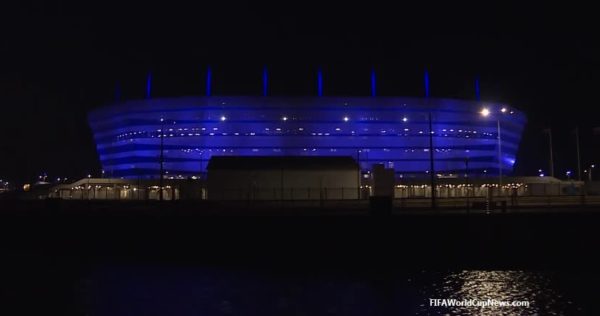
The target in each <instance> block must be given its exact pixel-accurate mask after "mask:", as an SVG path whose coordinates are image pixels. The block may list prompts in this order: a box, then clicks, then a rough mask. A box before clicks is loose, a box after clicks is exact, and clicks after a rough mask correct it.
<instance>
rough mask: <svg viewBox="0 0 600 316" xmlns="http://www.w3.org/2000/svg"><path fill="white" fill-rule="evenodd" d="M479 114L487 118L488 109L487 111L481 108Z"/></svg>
mask: <svg viewBox="0 0 600 316" xmlns="http://www.w3.org/2000/svg"><path fill="white" fill-rule="evenodd" d="M479 113H480V114H481V115H482V116H484V117H487V116H489V115H490V109H488V108H483V109H482V110H481V112H479Z"/></svg>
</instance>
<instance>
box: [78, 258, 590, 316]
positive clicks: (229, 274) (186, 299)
mask: <svg viewBox="0 0 600 316" xmlns="http://www.w3.org/2000/svg"><path fill="white" fill-rule="evenodd" d="M598 280H600V277H599V276H598V275H597V274H589V273H587V272H581V271H579V272H565V271H561V272H558V271H485V270H465V271H369V272H368V273H362V272H361V273H358V272H356V271H354V272H352V273H348V271H345V272H340V271H336V270H329V271H318V270H315V271H312V272H310V271H302V272H298V271H295V272H291V271H283V270H281V271H278V270H273V269H266V268H262V269H261V268H256V269H254V268H253V269H248V268H245V269H233V268H231V269H224V268H215V267H191V266H190V267H182V266H145V267H139V266H102V267H96V268H95V269H94V270H93V271H92V272H91V273H90V274H89V275H88V276H87V277H86V278H85V279H83V280H82V281H81V285H80V290H79V293H80V294H81V299H82V304H83V307H84V309H85V310H86V312H87V314H88V315H111V316H118V315H578V314H582V315H584V314H593V313H594V312H597V310H595V307H594V305H593V302H594V299H595V298H594V297H593V295H594V294H593V293H595V291H594V289H593V286H594V284H597V281H598ZM430 299H456V300H480V301H486V300H488V299H490V300H497V301H526V302H528V304H529V306H528V307H527V306H518V307H516V306H515V307H513V306H511V307H506V306H505V307H498V306H495V307H494V306H488V307H468V306H454V307H452V306H431V304H430V302H431V300H430Z"/></svg>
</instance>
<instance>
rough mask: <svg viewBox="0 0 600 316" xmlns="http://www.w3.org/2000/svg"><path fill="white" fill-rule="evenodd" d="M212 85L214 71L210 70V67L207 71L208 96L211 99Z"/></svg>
mask: <svg viewBox="0 0 600 316" xmlns="http://www.w3.org/2000/svg"><path fill="white" fill-rule="evenodd" d="M211 84H212V70H211V69H210V67H208V68H207V69H206V96H207V97H210V96H211V93H212V91H211V88H212V86H211Z"/></svg>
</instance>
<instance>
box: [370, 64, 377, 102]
mask: <svg viewBox="0 0 600 316" xmlns="http://www.w3.org/2000/svg"><path fill="white" fill-rule="evenodd" d="M376 80H377V78H376V77H375V67H373V69H371V96H372V97H374V96H376V95H377V90H376Z"/></svg>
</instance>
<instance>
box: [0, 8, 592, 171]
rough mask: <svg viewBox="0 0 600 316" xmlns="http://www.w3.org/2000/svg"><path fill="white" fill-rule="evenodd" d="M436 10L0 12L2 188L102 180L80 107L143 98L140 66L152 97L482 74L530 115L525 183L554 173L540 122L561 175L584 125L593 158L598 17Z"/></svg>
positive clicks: (449, 83)
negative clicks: (264, 75)
mask: <svg viewBox="0 0 600 316" xmlns="http://www.w3.org/2000/svg"><path fill="white" fill-rule="evenodd" d="M82 2H84V1H82ZM421 2H423V1H419V2H417V3H421ZM90 3H91V4H90ZM443 3H445V4H444V5H440V4H436V3H433V2H427V3H423V4H414V3H413V4H409V3H406V4H401V3H397V4H396V5H395V6H388V5H383V4H376V3H375V2H371V1H363V2H360V3H359V4H351V3H350V2H346V3H340V4H338V5H332V4H331V5H325V4H324V3H322V2H321V3H317V4H314V5H312V4H311V5H309V4H306V3H305V2H298V3H296V4H293V3H288V2H287V1H282V4H277V5H274V4H257V3H255V2H252V1H249V2H246V3H244V2H226V1H212V2H210V3H205V4H203V3H201V2H197V3H196V5H194V6H190V5H181V4H176V3H175V2H171V1H165V2H163V3H162V4H160V5H155V4H149V3H144V2H139V3H137V4H136V5H125V4H123V3H115V4H109V3H107V2H100V1H98V2H95V3H92V2H89V3H87V2H86V4H82V3H66V2H62V3H60V2H54V3H44V2H39V1H29V2H27V3H23V4H14V5H9V6H8V7H5V8H3V10H2V17H1V18H0V25H1V26H2V41H1V44H0V56H1V57H2V58H1V62H0V65H1V67H0V107H1V108H2V112H1V113H2V114H1V115H0V161H1V163H0V179H9V180H11V181H27V180H30V179H32V178H33V177H36V176H37V175H39V174H40V173H42V172H47V174H48V175H49V176H50V177H51V178H56V177H64V176H68V177H71V178H78V177H83V176H85V175H87V174H88V173H92V174H98V170H99V169H100V166H99V162H98V160H97V155H96V152H95V147H94V144H93V141H92V135H91V131H90V129H89V128H88V126H87V121H86V114H87V111H89V110H90V109H93V108H96V107H100V106H102V105H104V104H108V103H111V102H113V101H114V99H115V87H116V86H117V85H120V86H121V90H122V98H123V99H135V98H142V97H143V96H144V89H145V76H146V73H147V72H148V71H152V73H153V77H154V81H153V92H152V94H153V96H154V97H161V96H183V95H201V94H203V93H204V72H205V71H206V67H207V66H208V65H210V66H211V67H212V70H213V94H215V95H259V94H260V93H261V72H262V68H263V66H264V65H267V66H268V67H269V71H270V83H271V86H270V90H271V94H273V95H316V76H315V72H316V69H317V68H318V67H322V69H323V71H324V94H325V95H353V96H354V95H359V96H360V95H365V96H366V95H369V94H370V90H369V89H370V85H369V71H370V69H371V67H375V69H376V70H377V74H378V89H377V90H378V94H379V95H389V96H423V95H424V89H423V86H422V81H423V78H422V76H423V70H424V69H428V71H429V74H430V80H431V94H432V97H445V98H448V97H449V98H464V99H473V98H474V86H473V79H474V77H475V76H479V77H480V80H481V95H482V100H484V101H486V100H487V101H494V102H506V103H508V104H510V105H512V106H515V107H517V108H519V109H521V110H523V111H525V112H526V113H527V115H528V118H529V123H528V126H527V128H526V131H525V135H524V137H523V141H522V143H521V151H520V153H519V156H518V160H517V165H516V170H515V171H516V172H517V173H518V174H523V175H528V174H529V175H533V174H537V169H539V168H545V169H546V170H547V169H548V146H547V138H546V137H545V135H544V134H543V133H542V130H543V129H544V128H547V127H551V128H552V132H553V134H554V145H555V164H556V175H557V176H561V177H562V176H564V173H565V171H566V170H567V169H572V170H573V171H574V173H576V171H575V168H576V155H575V142H574V137H573V135H572V134H571V133H570V132H571V130H572V129H573V128H574V127H575V126H577V125H578V126H580V131H581V145H582V161H583V165H584V166H586V165H589V164H590V163H592V162H596V163H600V160H599V158H600V150H597V149H595V148H598V145H600V142H599V141H598V140H597V138H598V137H600V135H599V136H596V137H594V135H593V133H592V128H593V127H596V126H600V120H599V114H600V109H599V107H598V104H599V100H598V98H597V97H596V94H597V91H598V87H600V72H599V71H600V63H599V58H600V57H599V56H600V46H599V44H600V40H599V39H600V37H599V36H598V35H599V34H597V31H595V30H596V28H597V27H598V25H595V24H598V23H597V17H596V16H594V15H595V10H594V9H592V8H591V7H585V6H577V5H574V4H572V5H570V6H565V5H560V6H556V7H551V6H549V5H548V4H544V5H542V4H537V5H534V4H523V3H519V4H518V5H510V4H507V3H506V2H504V3H501V4H500V3H499V4H496V5H490V4H489V3H487V2H478V3H477V4H462V5H460V6H457V4H456V3H455V1H446V2H443ZM599 176H600V175H599Z"/></svg>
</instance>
